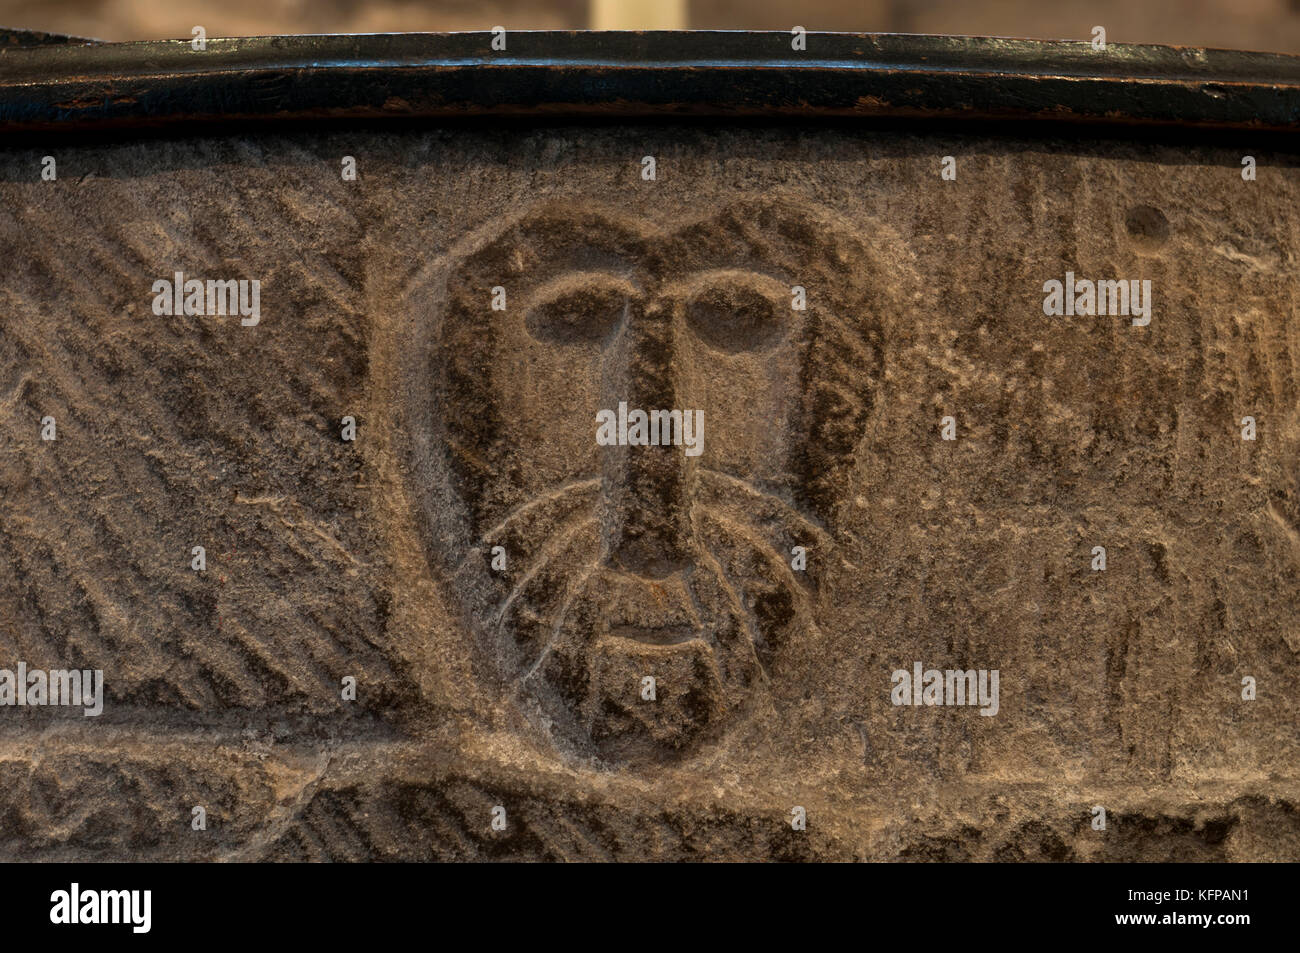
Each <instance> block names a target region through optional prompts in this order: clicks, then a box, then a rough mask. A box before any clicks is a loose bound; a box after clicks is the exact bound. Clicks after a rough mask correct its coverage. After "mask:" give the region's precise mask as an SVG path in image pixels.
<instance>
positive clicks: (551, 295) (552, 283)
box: [527, 271, 641, 309]
mask: <svg viewBox="0 0 1300 953" xmlns="http://www.w3.org/2000/svg"><path fill="white" fill-rule="evenodd" d="M593 287H594V288H596V289H598V290H601V291H605V290H608V289H610V288H613V289H616V290H618V291H621V292H622V293H623V294H625V295H627V296H629V297H632V296H634V295H637V294H640V292H641V287H640V286H639V285H638V284H637V283H636V282H634V281H632V280H631V279H629V278H628V277H626V276H625V275H620V274H619V273H617V272H613V271H566V272H564V274H562V275H557V276H556V277H554V278H552V279H550V280H549V281H545V282H543V283H542V284H540V285H538V286H537V287H536V288H534V289H532V291H531V292H529V294H528V297H527V306H528V307H529V308H530V309H531V308H535V307H539V306H541V305H544V304H549V303H550V302H552V301H555V300H556V299H558V298H563V297H565V296H566V295H572V294H578V293H581V292H582V291H584V290H587V289H589V288H593Z"/></svg>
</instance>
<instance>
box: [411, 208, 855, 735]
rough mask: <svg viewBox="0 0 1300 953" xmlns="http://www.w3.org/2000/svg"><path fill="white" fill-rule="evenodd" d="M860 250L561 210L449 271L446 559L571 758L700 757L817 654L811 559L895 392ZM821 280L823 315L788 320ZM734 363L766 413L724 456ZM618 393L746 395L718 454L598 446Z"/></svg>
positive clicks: (831, 237) (808, 225) (740, 224)
mask: <svg viewBox="0 0 1300 953" xmlns="http://www.w3.org/2000/svg"><path fill="white" fill-rule="evenodd" d="M854 248H855V243H854V241H853V239H852V238H851V236H847V235H846V234H844V233H843V231H842V230H840V229H837V228H836V227H834V226H832V225H829V224H828V223H827V222H825V221H822V220H818V219H816V218H815V217H813V216H810V214H809V213H808V211H807V210H805V209H804V208H803V207H799V206H789V207H787V206H782V205H779V204H774V203H762V202H759V203H753V202H751V203H742V204H740V205H737V206H735V207H732V208H729V209H727V210H724V212H723V213H721V214H720V215H717V216H714V217H712V218H710V219H707V220H705V221H702V222H699V223H696V224H693V225H690V226H688V227H686V228H682V229H679V230H678V231H676V232H673V233H671V234H669V235H660V234H657V233H654V232H652V231H648V230H645V229H640V228H638V227H637V226H635V225H634V224H632V223H628V222H627V221H624V220H620V219H618V218H617V217H615V216H613V215H610V214H607V213H603V212H599V211H592V210H584V209H576V210H575V209H570V208H558V207H543V208H541V209H540V210H538V211H535V212H533V213H530V214H528V215H526V216H525V217H523V218H521V219H520V220H519V221H518V222H517V223H516V224H514V225H513V226H512V227H510V228H508V229H507V230H506V231H505V233H504V234H502V235H501V236H500V237H498V238H497V239H496V240H494V241H492V242H491V243H489V244H488V245H487V246H485V247H484V248H482V249H481V250H480V251H478V252H476V253H474V254H473V255H470V256H468V257H467V258H466V259H465V260H464V261H463V262H462V263H461V264H460V267H459V268H457V269H456V270H455V271H453V273H452V274H451V275H450V277H449V280H448V287H447V291H446V301H447V309H446V311H445V312H444V317H443V319H442V322H441V327H440V331H439V335H438V340H437V344H436V346H435V347H434V352H433V354H432V355H431V360H430V364H429V374H430V379H431V380H432V381H433V382H434V399H433V400H432V401H431V407H436V408H438V413H439V414H440V415H441V416H438V417H436V419H430V420H428V421H426V422H425V424H426V425H427V426H428V428H429V430H430V432H432V433H433V434H434V435H435V442H438V441H440V442H441V445H442V447H443V450H444V452H445V467H446V470H445V476H446V479H447V480H448V481H449V482H450V483H451V487H450V488H449V489H450V490H451V496H450V497H449V499H450V500H454V501H456V503H457V504H458V505H455V506H450V505H447V501H444V503H443V504H442V505H434V506H433V508H432V509H433V513H434V517H435V522H440V525H442V527H443V532H441V533H440V534H439V535H440V536H441V538H443V539H444V540H447V541H450V542H451V543H452V547H453V551H456V549H457V548H458V552H459V553H460V554H466V553H468V554H469V555H468V556H465V558H463V559H460V560H456V559H448V560H446V561H447V562H450V563H452V564H453V565H457V564H458V565H457V571H456V584H457V588H458V591H460V592H461V593H463V594H465V596H466V604H467V608H468V610H469V614H470V616H471V620H472V623H473V625H474V627H475V629H476V630H477V631H478V632H479V633H480V634H482V635H486V636H488V637H489V641H490V644H491V646H492V648H493V650H494V651H493V654H494V655H495V656H496V657H497V658H498V659H499V660H500V662H501V663H502V666H503V671H504V672H505V673H506V674H507V675H508V677H510V678H511V680H512V681H513V682H514V684H515V685H516V686H517V687H518V689H519V690H520V695H521V697H522V699H524V700H525V701H526V707H528V708H530V709H531V710H532V711H533V713H534V715H535V716H536V717H537V719H538V720H539V721H541V722H542V723H543V724H545V725H546V726H547V727H549V728H550V729H551V731H552V735H553V737H554V738H555V739H556V740H557V741H561V742H563V743H564V744H566V745H567V746H569V747H570V748H571V749H573V750H575V751H577V752H580V753H592V752H594V753H598V754H600V755H602V756H604V757H607V758H613V759H620V760H626V759H636V758H643V757H652V756H655V755H657V754H664V753H671V752H680V751H683V750H686V749H688V748H690V747H692V746H693V745H695V744H697V743H698V742H699V741H700V740H701V739H703V738H705V737H707V736H709V735H711V734H714V733H715V732H716V731H717V730H718V729H719V728H720V726H721V725H723V723H724V722H726V721H728V720H730V718H731V717H732V716H734V715H735V714H736V713H737V712H738V711H739V710H740V709H742V708H743V707H744V706H745V704H746V703H747V701H748V700H749V699H750V698H751V697H752V695H753V692H752V689H753V687H754V686H755V684H756V683H757V682H760V681H761V680H762V679H763V678H764V677H765V676H766V675H768V674H770V672H771V671H772V669H773V666H774V665H776V664H777V663H778V661H779V659H780V656H781V653H782V650H783V649H784V648H785V647H786V646H787V645H789V644H790V643H791V642H793V641H796V640H797V641H800V642H802V643H803V644H804V645H805V646H806V647H809V648H810V647H811V646H812V645H813V644H814V643H815V628H814V625H813V621H812V612H811V605H810V602H811V599H810V595H811V593H812V591H813V590H814V588H815V586H814V582H813V578H812V577H813V576H814V575H815V570H814V572H813V573H809V572H803V571H797V570H795V569H793V568H792V566H791V552H792V550H793V549H794V548H795V547H800V546H801V547H804V548H805V549H807V550H808V551H809V552H810V553H813V554H814V556H813V559H812V562H811V565H812V566H813V567H815V563H816V558H817V556H818V555H820V556H821V557H822V558H825V555H826V553H827V551H828V550H829V548H830V545H831V535H830V534H829V533H828V532H827V531H826V530H825V529H824V527H825V526H827V525H830V524H831V521H832V519H833V511H834V507H835V502H836V501H837V500H838V499H839V498H840V496H841V495H842V493H843V484H844V482H845V480H846V479H847V469H848V467H849V466H851V464H852V452H853V448H854V447H855V446H856V443H857V441H858V440H859V439H860V437H861V434H862V431H863V427H864V425H865V421H866V419H867V416H868V414H869V412H870V409H871V405H872V401H873V399H874V393H873V387H874V381H875V380H876V379H877V378H878V376H879V375H878V371H879V362H880V357H879V355H880V336H881V335H880V332H879V329H878V325H877V324H875V323H874V322H872V321H871V320H869V319H865V318H861V317H859V318H858V319H857V321H856V322H855V326H853V327H849V326H848V325H847V324H846V323H845V322H844V321H843V319H841V318H840V317H838V314H842V313H849V314H855V315H863V314H870V313H871V311H869V310H866V309H868V308H869V307H870V304H871V303H870V302H868V301H865V300H863V298H862V296H861V295H856V294H854V293H853V291H854V289H855V288H856V287H857V286H858V278H857V277H856V276H855V275H854V274H853V270H854V266H855V265H861V263H862V261H863V260H864V259H862V258H859V259H857V260H855V259H854V257H853V253H854ZM702 262H703V263H706V264H707V265H711V266H714V267H705V268H699V267H694V268H693V269H692V268H685V267H683V265H684V264H685V263H690V264H691V265H692V266H694V265H697V264H699V263H702ZM800 281H802V282H803V283H804V284H805V285H811V286H812V287H814V288H815V289H816V290H815V292H814V302H815V303H814V304H811V305H810V306H809V308H808V310H807V311H806V312H797V311H794V310H793V309H792V308H791V305H790V302H791V298H790V291H791V288H792V286H793V285H794V284H796V283H800ZM494 288H501V289H505V291H506V293H507V294H509V295H512V296H513V300H510V301H509V303H508V304H507V307H506V309H505V310H504V311H493V310H491V308H490V307H489V300H490V295H491V292H492V289H494ZM839 309H846V310H844V311H840V310H839ZM728 361H730V362H733V363H732V364H729V365H727V366H734V367H737V368H741V369H742V370H743V371H744V373H745V374H746V375H747V378H746V379H747V381H748V388H749V392H750V393H752V394H754V395H755V396H754V400H755V402H756V403H757V404H759V405H760V407H759V414H758V416H759V417H760V418H761V419H760V420H758V421H757V424H756V425H755V423H754V421H752V420H751V421H750V430H751V431H752V432H751V433H749V434H748V442H747V440H746V438H745V436H744V435H742V436H741V437H738V438H736V439H734V440H732V441H731V442H730V443H728V439H727V438H728V434H727V427H728V425H733V429H735V427H734V424H735V421H737V420H739V419H741V418H744V417H746V414H745V413H744V412H743V411H742V412H737V411H736V408H737V407H742V408H744V409H748V406H747V405H745V404H743V403H742V404H736V403H735V401H737V400H738V399H739V400H742V401H743V400H745V399H746V395H745V394H744V393H742V394H740V395H737V394H726V393H722V394H719V392H718V391H717V386H718V385H717V384H716V376H713V377H710V378H708V380H707V381H704V378H703V376H702V375H703V374H704V373H708V372H709V369H710V368H712V367H713V366H714V365H717V364H720V363H725V362H728ZM692 367H704V368H705V369H706V371H705V372H698V373H697V374H696V377H695V378H692V376H691V375H692V371H691V368H692ZM701 381H704V383H701ZM864 381H865V382H866V383H865V384H864ZM507 392H509V393H513V394H515V401H514V402H513V405H512V404H511V403H510V402H507V401H503V399H502V394H503V393H507ZM519 395H524V397H523V399H524V400H528V399H530V398H535V397H537V396H539V395H540V396H543V397H544V398H545V399H546V401H547V402H546V403H545V404H534V405H532V406H519V405H518V401H519V399H520V398H519ZM708 395H713V396H712V398H711V399H710V398H709V397H708ZM692 399H697V400H698V401H699V403H694V404H693V403H692V402H691V400H692ZM621 400H626V401H627V402H628V403H629V405H631V406H635V407H639V408H644V409H647V410H649V409H652V408H653V409H663V410H669V409H679V408H680V409H682V410H683V411H685V410H687V409H690V408H693V407H696V406H700V405H701V404H703V406H701V409H702V410H703V411H704V413H705V415H706V418H707V417H709V415H710V414H711V412H713V411H716V409H717V408H716V407H713V408H711V407H710V406H709V404H710V403H715V404H720V403H725V402H727V401H731V402H732V403H730V404H728V405H727V406H728V407H729V408H730V409H729V410H728V411H727V412H726V413H725V414H724V417H725V418H726V419H724V420H716V419H712V420H711V422H712V424H713V425H712V426H711V427H710V428H709V429H710V431H711V437H712V440H713V443H712V444H711V445H710V446H709V447H708V448H706V450H705V453H704V455H703V456H701V457H700V458H698V459H695V458H691V457H689V456H687V455H685V454H684V452H683V448H682V447H681V446H632V447H628V446H619V447H599V448H598V447H597V446H596V445H595V440H594V435H595V416H594V414H593V413H592V411H593V410H595V409H597V408H596V406H594V405H599V406H600V407H604V408H610V407H614V406H617V403H618V402H619V401H621ZM584 401H585V403H584ZM764 401H766V403H763V402H764ZM748 416H749V417H753V416H754V415H753V414H749V415H748ZM720 428H721V433H720ZM548 438H549V439H550V440H552V441H555V443H553V444H551V445H550V446H549V447H548ZM719 443H721V446H719V445H718V444H719ZM750 444H753V446H750ZM548 449H549V452H547V451H548ZM536 451H540V452H536ZM557 458H558V459H557ZM750 469H763V470H764V472H763V473H762V474H761V479H755V478H754V476H753V475H752V474H751V472H748V471H749V470H750ZM452 510H457V511H459V513H460V515H461V517H462V519H461V520H458V521H456V522H457V525H459V526H460V529H456V528H455V527H452V526H450V525H449V524H448V519H449V518H450V515H451V511H452ZM805 513H808V514H811V515H805ZM494 547H501V550H498V551H497V552H502V551H503V552H504V554H505V555H506V559H507V564H506V569H505V571H494V570H493V569H491V568H490V563H491V553H492V551H493V548H494ZM448 555H450V554H448ZM444 558H445V557H444ZM651 678H652V679H653V684H652V685H651V683H649V682H648V681H647V679H651Z"/></svg>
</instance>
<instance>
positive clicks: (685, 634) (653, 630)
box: [609, 625, 702, 645]
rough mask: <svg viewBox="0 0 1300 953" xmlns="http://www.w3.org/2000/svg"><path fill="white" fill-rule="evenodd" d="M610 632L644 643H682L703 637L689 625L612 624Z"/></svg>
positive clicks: (615, 636) (613, 635) (617, 636)
mask: <svg viewBox="0 0 1300 953" xmlns="http://www.w3.org/2000/svg"><path fill="white" fill-rule="evenodd" d="M609 634H610V635H611V636H612V637H613V638H616V639H628V640H630V641H633V642H640V643H641V644H642V645H681V644H682V643H684V642H690V641H693V640H696V639H700V638H702V636H701V634H700V632H699V631H697V630H696V629H695V628H694V627H693V626H689V625H661V626H644V625H616V626H610V629H609Z"/></svg>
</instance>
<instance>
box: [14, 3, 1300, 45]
mask: <svg viewBox="0 0 1300 953" xmlns="http://www.w3.org/2000/svg"><path fill="white" fill-rule="evenodd" d="M498 24H500V25H502V26H504V27H506V29H507V30H576V29H713V30H717V29H725V30H789V29H790V28H791V27H792V26H795V25H796V24H797V25H799V26H802V27H805V28H806V29H808V30H844V31H855V32H857V31H863V32H880V33H884V32H888V33H957V34H983V35H992V36H1020V37H1036V38H1044V39H1076V40H1088V39H1090V38H1091V31H1092V28H1093V26H1096V25H1100V26H1104V27H1105V28H1106V38H1107V40H1108V41H1109V42H1111V43H1168V44H1173V45H1180V46H1181V45H1186V46H1210V47H1224V48H1230V49H1254V50H1269V51H1273V52H1282V53H1300V0H220V2H215V0H0V27H16V28H20V29H31V30H44V31H48V32H54V33H71V34H75V35H78V36H89V37H96V38H98V39H103V40H144V39H159V38H164V37H184V38H185V39H189V37H190V30H191V28H193V27H194V26H202V27H203V28H204V29H205V30H206V31H207V35H208V36H250V35H258V34H268V33H387V32H406V31H416V32H419V31H438V30H485V29H490V28H491V27H493V26H496V25H498Z"/></svg>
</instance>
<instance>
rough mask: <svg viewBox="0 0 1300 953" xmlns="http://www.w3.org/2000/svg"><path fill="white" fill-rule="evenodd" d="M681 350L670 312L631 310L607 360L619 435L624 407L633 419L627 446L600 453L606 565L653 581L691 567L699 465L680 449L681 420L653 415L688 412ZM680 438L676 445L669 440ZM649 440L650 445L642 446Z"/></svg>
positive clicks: (606, 383) (607, 384) (606, 385)
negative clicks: (694, 477)
mask: <svg viewBox="0 0 1300 953" xmlns="http://www.w3.org/2000/svg"><path fill="white" fill-rule="evenodd" d="M675 350H676V342H675V340H674V327H673V321H672V312H671V311H670V310H668V309H663V308H659V307H656V306H655V305H651V306H649V307H647V308H645V309H644V310H638V309H635V308H633V309H630V310H629V314H628V320H626V321H625V322H624V323H623V329H622V331H621V332H620V334H619V336H618V338H617V339H616V340H615V341H614V342H613V344H612V346H611V351H612V353H609V354H607V357H606V360H607V364H606V368H607V372H606V379H605V381H604V387H603V391H604V394H605V395H606V398H607V399H608V400H609V403H608V404H607V405H606V406H608V407H610V408H612V409H614V411H615V413H618V414H619V417H620V421H619V425H620V429H621V428H622V416H623V415H622V414H621V413H619V410H620V408H619V403H620V402H623V403H625V404H626V412H627V417H628V421H627V431H628V432H627V438H628V439H627V441H626V442H623V441H622V440H620V444H619V445H617V446H609V447H602V448H601V453H602V454H603V459H602V474H601V477H602V481H603V484H604V494H603V499H604V506H605V512H604V514H603V515H604V532H605V562H606V564H607V565H611V566H614V567H615V568H618V569H622V570H626V571H628V572H634V573H637V574H640V575H644V576H651V577H655V578H659V577H662V576H666V575H669V574H671V573H674V572H677V571H678V570H680V569H682V568H683V567H685V566H686V565H687V564H688V563H689V562H690V546H689V541H690V501H689V496H688V486H689V480H690V475H691V470H692V466H693V465H692V463H691V461H692V460H693V459H694V458H693V457H688V456H686V453H685V450H686V448H685V446H683V445H682V444H681V442H680V438H681V434H682V428H681V423H682V421H681V415H680V414H679V415H678V416H677V417H676V418H675V419H676V424H677V425H676V426H675V427H674V418H673V417H672V416H671V415H669V416H668V417H667V418H666V419H665V417H663V416H659V415H655V414H653V413H652V412H653V411H660V412H668V411H673V410H677V411H680V412H682V413H684V412H685V410H686V408H684V407H682V406H681V404H680V403H679V402H678V400H679V397H680V388H679V387H678V382H677V379H676V374H677V373H678V370H677V362H676V361H674V359H673V358H674V352H675ZM638 412H639V414H638ZM640 414H644V418H642V417H641V416H640ZM652 425H653V432H652ZM674 432H675V433H676V435H677V437H678V443H677V444H676V445H674V444H672V443H669V442H666V441H665V439H664V438H665V437H669V436H671V435H672V434H673V433H674ZM643 435H644V437H645V440H646V442H645V443H641V442H640V438H641V437H642V436H643ZM634 440H636V441H637V442H635V443H634V442H633V441H634Z"/></svg>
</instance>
